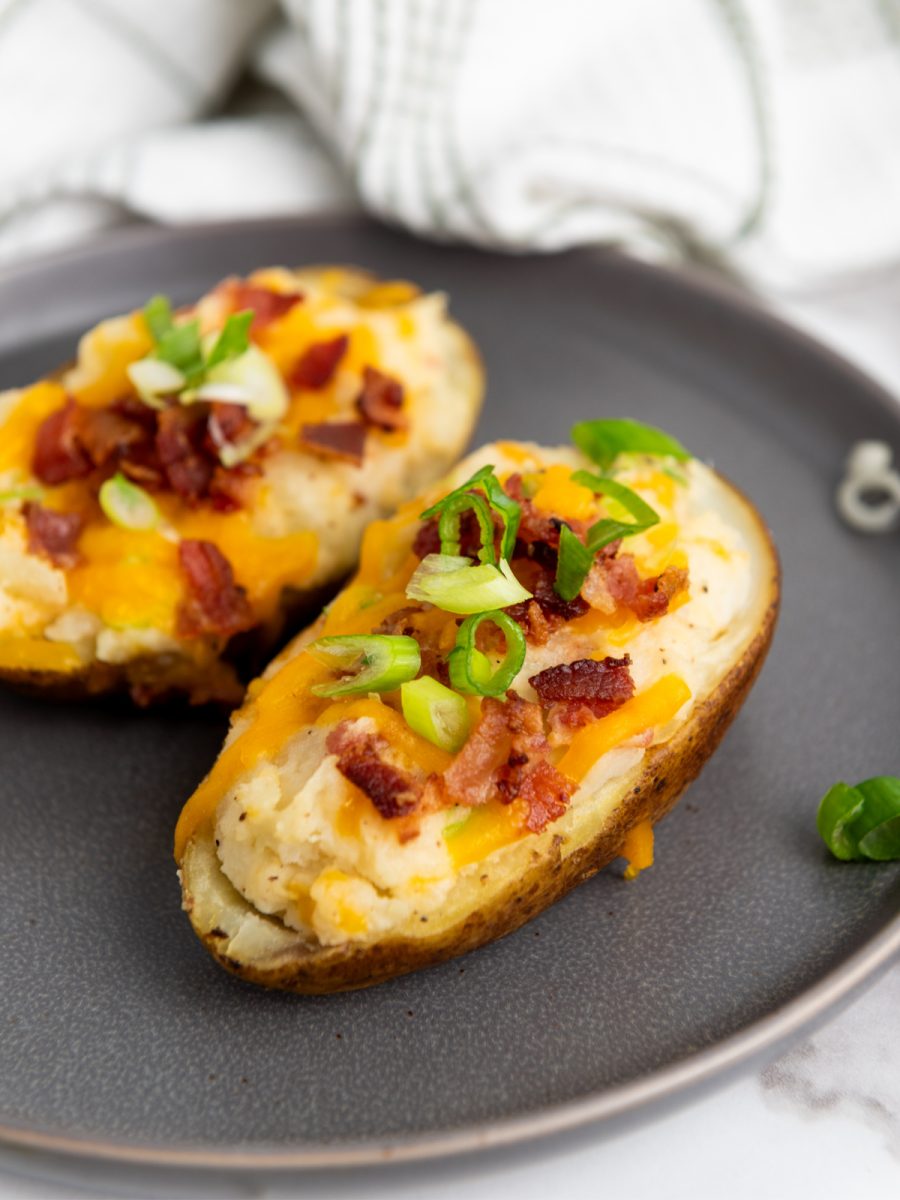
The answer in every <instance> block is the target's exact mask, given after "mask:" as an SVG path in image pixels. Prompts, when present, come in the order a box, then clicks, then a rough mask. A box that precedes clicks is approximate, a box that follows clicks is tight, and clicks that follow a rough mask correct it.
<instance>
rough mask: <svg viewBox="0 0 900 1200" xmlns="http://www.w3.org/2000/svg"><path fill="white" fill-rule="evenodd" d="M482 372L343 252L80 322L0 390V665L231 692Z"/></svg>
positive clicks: (452, 331)
mask: <svg viewBox="0 0 900 1200" xmlns="http://www.w3.org/2000/svg"><path fill="white" fill-rule="evenodd" d="M482 391H483V374H482V369H481V365H480V361H479V357H478V354H477V352H476V350H475V348H474V346H473V344H472V342H471V341H470V339H469V337H468V336H467V335H466V333H465V332H464V331H463V330H462V329H461V328H460V327H459V326H458V325H457V324H455V323H454V322H453V321H451V320H450V319H449V318H448V316H447V314H446V305H445V299H444V297H443V296H442V295H440V294H433V295H423V294H422V293H421V292H420V291H419V289H418V288H416V287H415V286H413V285H412V284H408V283H405V282H400V281H394V282H384V281H379V280H377V279H375V278H374V277H372V276H370V275H368V274H367V273H365V272H363V271H360V270H356V269H353V268H342V267H334V268H332V267H323V268H310V269H304V270H296V271H291V270H286V269H282V268H277V269H267V270H261V271H257V272H256V273H254V274H252V275H250V276H249V277H248V278H247V279H244V280H241V279H227V280H225V281H224V282H223V283H221V284H219V285H218V286H217V287H215V288H213V289H212V291H210V292H209V293H208V294H207V295H205V296H204V297H203V298H202V299H201V300H199V301H198V302H197V303H196V304H195V305H193V306H192V307H189V308H185V309H181V310H179V311H177V312H174V313H173V311H172V309H171V307H170V305H169V304H168V302H167V301H166V300H165V298H163V297H155V298H154V299H153V300H152V301H151V302H150V303H148V305H147V306H146V308H145V309H144V311H143V312H136V313H132V314H130V315H127V316H122V317H117V318H114V319H112V320H108V321H103V322H102V323H101V324H100V325H98V326H97V327H96V328H94V329H93V330H91V331H90V332H89V333H87V334H86V335H85V336H84V337H83V339H82V340H81V343H80V346H79V350H78V357H77V361H76V362H75V363H74V365H72V366H71V367H69V368H68V369H65V370H62V371H60V372H59V373H58V374H57V375H55V376H52V377H50V378H48V379H44V380H42V381H40V382H39V383H37V384H35V385H33V386H31V387H26V388H23V389H19V390H14V391H8V392H5V393H3V394H0V678H3V679H5V680H7V681H10V682H12V683H14V684H18V685H30V686H31V687H35V688H38V689H41V690H44V691H53V692H56V693H61V694H69V695H78V694H84V693H95V692H106V691H112V690H121V689H127V690H129V691H130V692H131V694H132V696H133V697H134V698H135V699H136V700H137V701H139V702H145V703H146V702H149V701H151V700H154V699H156V698H158V697H159V696H161V695H167V694H169V693H173V692H175V693H183V694H186V695H187V696H188V697H189V698H190V700H191V701H192V702H197V703H199V702H204V701H207V700H217V701H224V702H230V703H237V702H238V701H239V700H240V698H241V696H242V694H243V687H242V685H241V684H240V682H239V679H238V675H237V674H236V671H235V667H234V659H235V658H236V657H237V656H239V655H240V654H245V655H246V654H247V653H248V652H249V651H250V650H256V651H257V652H259V653H262V652H263V651H264V649H265V648H266V647H268V651H269V653H271V649H272V644H273V642H274V639H275V638H276V637H277V636H278V633H279V631H280V629H281V627H282V625H283V623H284V620H285V617H286V614H287V613H288V612H289V611H292V610H295V609H298V608H300V609H302V608H304V607H305V609H306V611H307V612H309V611H310V609H313V610H314V607H315V608H317V607H319V606H320V605H321V601H322V599H323V598H324V595H323V589H328V588H329V587H331V588H333V587H334V586H335V585H336V584H337V583H338V582H339V580H340V579H341V578H342V577H343V576H344V575H345V574H346V573H347V572H348V571H349V570H350V569H351V567H352V566H353V564H354V563H355V561H356V559H357V555H358V551H359V542H360V538H361V536H362V532H363V530H364V528H365V527H366V525H367V524H368V523H369V522H370V521H371V520H372V519H373V518H375V517H378V516H382V515H384V514H385V513H386V512H389V511H393V510H394V509H395V508H396V506H397V505H398V504H399V503H400V502H402V501H403V500H405V499H407V498H408V497H409V496H411V495H413V494H415V492H417V491H418V490H419V489H420V488H422V487H423V486H425V485H426V484H427V483H430V482H432V481H433V480H435V479H436V478H438V477H439V476H440V475H441V474H442V473H443V472H444V471H445V470H446V469H447V468H448V467H449V466H450V465H451V464H452V462H453V461H455V459H456V458H458V457H459V455H460V454H461V453H462V452H463V450H464V448H465V444H466V442H467V440H468V438H469V435H470V433H471V430H472V428H473V426H474V423H475V420H476V418H477V414H478V410H479V407H480V403H481V396H482ZM316 600H317V601H318V602H317V603H314V602H315V601H316ZM257 661H260V660H257ZM261 661H265V658H262V660H261Z"/></svg>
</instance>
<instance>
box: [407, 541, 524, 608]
mask: <svg viewBox="0 0 900 1200" xmlns="http://www.w3.org/2000/svg"><path fill="white" fill-rule="evenodd" d="M406 594H407V596H408V597H409V598H410V600H423V601H426V602H427V603H428V604H434V605H436V606H437V607H438V608H442V609H443V610H444V612H452V613H482V612H488V611H489V610H491V609H495V608H507V607H508V606H509V605H510V604H518V603H520V601H522V600H530V599H531V592H529V591H527V590H526V589H525V588H523V587H522V585H521V583H519V581H518V579H516V577H515V575H513V573H512V569H511V568H510V565H509V563H508V562H507V561H506V559H501V560H500V562H499V564H498V565H496V566H494V565H493V564H492V563H481V564H480V565H478V566H476V565H475V564H474V563H473V562H472V561H471V559H468V558H460V557H458V556H456V555H452V554H427V555H426V556H425V558H423V559H422V561H421V562H420V563H419V565H418V567H417V568H416V570H415V573H414V574H413V577H412V579H410V581H409V584H408V585H407V588H406Z"/></svg>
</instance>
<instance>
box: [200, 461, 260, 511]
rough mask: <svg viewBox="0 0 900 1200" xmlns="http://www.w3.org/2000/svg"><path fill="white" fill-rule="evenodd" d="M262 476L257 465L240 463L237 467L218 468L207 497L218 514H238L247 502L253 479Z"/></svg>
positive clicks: (214, 472)
mask: <svg viewBox="0 0 900 1200" xmlns="http://www.w3.org/2000/svg"><path fill="white" fill-rule="evenodd" d="M261 474H262V467H260V466H259V465H258V464H257V463H238V464H237V466H236V467H228V468H226V467H216V469H215V471H213V477H212V479H211V480H210V481H209V490H208V492H207V497H208V499H209V501H210V503H211V504H212V506H213V508H214V509H215V510H216V512H237V510H238V509H239V508H243V507H244V505H245V504H246V501H247V488H248V487H249V484H250V481H251V479H257V478H258V477H259V476H260V475H261Z"/></svg>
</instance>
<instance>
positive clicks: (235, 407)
mask: <svg viewBox="0 0 900 1200" xmlns="http://www.w3.org/2000/svg"><path fill="white" fill-rule="evenodd" d="M255 428H256V422H255V421H254V420H253V418H252V417H251V416H250V414H249V413H248V412H247V409H246V408H245V407H244V405H243V404H225V403H223V402H222V401H221V400H214V401H213V402H212V404H211V405H210V409H209V417H208V419H207V422H206V431H207V434H208V436H209V440H210V443H211V447H212V450H213V453H216V452H218V451H219V450H221V448H222V446H223V445H225V444H226V443H228V444H230V445H232V446H234V445H237V443H238V442H240V441H241V440H242V439H243V438H245V437H247V435H248V434H250V433H252V431H253V430H254V429H255Z"/></svg>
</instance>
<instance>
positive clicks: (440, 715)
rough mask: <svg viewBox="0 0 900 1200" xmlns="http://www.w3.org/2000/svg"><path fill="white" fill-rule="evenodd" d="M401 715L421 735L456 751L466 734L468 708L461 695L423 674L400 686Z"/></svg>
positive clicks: (467, 734)
mask: <svg viewBox="0 0 900 1200" xmlns="http://www.w3.org/2000/svg"><path fill="white" fill-rule="evenodd" d="M400 703H401V705H402V706H403V717H404V719H405V721H406V723H407V725H408V726H409V727H410V729H414V730H415V732H416V733H418V734H421V735H422V737H424V738H427V739H428V741H429V742H433V743H434V745H435V746H440V748H441V749H442V750H448V751H449V752H450V753H451V754H455V753H456V752H457V750H459V749H460V748H461V747H462V745H463V743H464V742H465V740H466V738H467V737H468V736H469V707H468V705H467V704H466V702H465V700H464V699H463V698H462V696H460V695H458V694H457V693H456V692H454V691H452V690H451V689H450V688H448V687H445V686H444V685H443V684H442V683H439V682H438V680H437V679H432V677H431V676H430V675H423V676H422V677H421V679H412V680H410V681H409V682H408V683H404V684H403V685H402V686H401V688H400Z"/></svg>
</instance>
